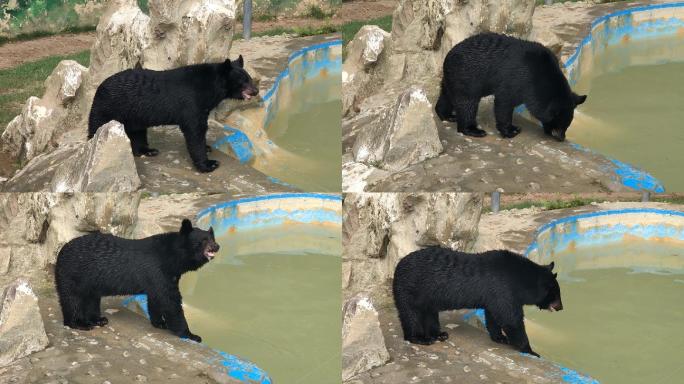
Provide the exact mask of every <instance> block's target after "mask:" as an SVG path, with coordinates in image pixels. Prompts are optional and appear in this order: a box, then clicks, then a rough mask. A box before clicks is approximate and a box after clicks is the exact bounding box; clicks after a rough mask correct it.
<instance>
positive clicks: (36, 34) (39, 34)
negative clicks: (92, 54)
mask: <svg viewBox="0 0 684 384" xmlns="http://www.w3.org/2000/svg"><path fill="white" fill-rule="evenodd" d="M94 30H95V26H94V25H88V26H84V27H69V28H66V29H65V30H63V31H59V32H47V31H36V32H31V33H22V34H20V35H17V36H13V37H0V46H2V45H4V44H7V43H9V42H15V41H26V40H34V39H38V38H40V37H46V36H54V35H62V34H65V33H82V32H91V31H94Z"/></svg>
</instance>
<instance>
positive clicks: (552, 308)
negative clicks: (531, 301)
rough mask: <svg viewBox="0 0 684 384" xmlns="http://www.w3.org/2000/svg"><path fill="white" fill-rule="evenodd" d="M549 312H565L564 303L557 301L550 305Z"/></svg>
mask: <svg viewBox="0 0 684 384" xmlns="http://www.w3.org/2000/svg"><path fill="white" fill-rule="evenodd" d="M548 310H549V311H551V312H557V311H562V310H563V302H562V301H560V299H559V300H556V301H554V302H552V303H551V304H549V307H548Z"/></svg>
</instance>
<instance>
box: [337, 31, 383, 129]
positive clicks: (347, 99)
mask: <svg viewBox="0 0 684 384" xmlns="http://www.w3.org/2000/svg"><path fill="white" fill-rule="evenodd" d="M389 37H390V34H389V33H387V32H385V31H384V30H382V29H381V28H380V27H378V26H376V25H365V26H363V27H361V29H359V31H358V32H357V33H356V35H354V39H352V41H350V42H349V44H347V47H346V48H345V50H346V54H347V58H346V59H345V61H344V64H343V67H342V83H343V84H344V88H345V92H344V94H343V97H342V115H343V116H344V115H347V114H348V113H349V112H350V111H351V110H353V109H355V108H356V107H357V105H356V104H357V100H361V99H363V98H364V97H365V96H367V94H368V93H370V90H371V86H370V83H371V80H372V79H373V76H371V75H370V74H369V73H370V72H371V71H372V70H373V67H374V66H375V64H376V63H377V62H378V61H379V60H382V59H383V57H385V56H387V55H386V54H385V53H386V52H387V49H386V48H387V47H386V45H387V44H389Z"/></svg>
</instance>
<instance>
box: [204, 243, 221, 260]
mask: <svg viewBox="0 0 684 384" xmlns="http://www.w3.org/2000/svg"><path fill="white" fill-rule="evenodd" d="M218 250H219V247H218V245H216V246H211V245H208V246H207V247H206V248H204V257H206V258H207V260H209V261H211V260H212V259H213V258H214V257H216V252H217V251H218Z"/></svg>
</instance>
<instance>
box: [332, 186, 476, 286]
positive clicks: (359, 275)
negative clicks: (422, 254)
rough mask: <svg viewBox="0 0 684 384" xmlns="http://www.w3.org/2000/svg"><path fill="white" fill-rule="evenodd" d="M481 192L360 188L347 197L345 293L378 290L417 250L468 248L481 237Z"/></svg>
mask: <svg viewBox="0 0 684 384" xmlns="http://www.w3.org/2000/svg"><path fill="white" fill-rule="evenodd" d="M482 199H483V196H482V195H481V194H477V193H472V194H471V193H432V194H430V193H418V194H415V193H356V194H347V195H345V198H344V208H343V215H344V216H343V219H344V221H343V226H342V241H343V244H344V250H343V258H342V271H343V279H342V284H343V288H344V295H345V297H349V296H350V295H353V294H355V293H357V292H360V291H368V292H371V293H373V292H374V290H375V289H376V288H378V287H380V286H382V285H383V284H385V283H386V282H387V281H388V279H390V278H391V277H392V274H393V271H394V268H395V266H396V264H397V263H398V262H399V260H401V258H403V257H404V256H406V255H407V254H408V253H410V252H412V251H415V250H417V249H420V248H423V247H427V246H433V245H439V246H444V247H449V248H451V249H456V250H468V249H470V247H472V245H473V244H474V243H475V240H476V238H477V224H478V222H479V219H480V212H481V210H482V201H483V200H482Z"/></svg>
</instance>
